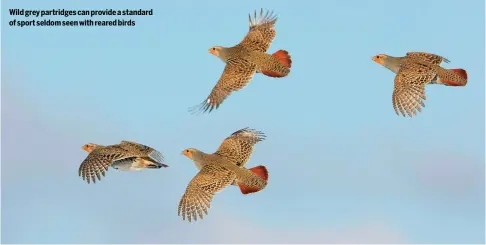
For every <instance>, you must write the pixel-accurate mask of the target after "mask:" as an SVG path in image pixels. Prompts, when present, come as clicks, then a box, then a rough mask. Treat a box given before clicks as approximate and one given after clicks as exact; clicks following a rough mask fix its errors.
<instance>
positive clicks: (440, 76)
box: [373, 52, 467, 117]
mask: <svg viewBox="0 0 486 245" xmlns="http://www.w3.org/2000/svg"><path fill="white" fill-rule="evenodd" d="M373 60H374V61H375V62H377V63H379V64H381V65H383V66H384V67H386V68H388V69H390V70H391V71H393V72H394V73H396V76H395V81H394V83H395V86H394V89H393V94H392V104H393V109H394V110H395V112H396V114H397V115H400V114H401V115H403V116H407V115H408V116H410V117H413V116H415V115H417V113H418V112H420V111H421V110H422V107H425V103H424V101H425V100H426V96H425V86H426V85H428V84H444V85H448V86H465V85H466V84H467V73H466V71H465V70H462V69H445V68H442V67H440V64H441V63H442V62H443V61H444V62H446V63H449V62H450V61H449V60H448V59H446V58H444V57H442V56H439V55H435V54H430V53H425V52H408V53H407V55H406V56H405V57H393V56H388V55H385V54H379V55H376V56H374V57H373Z"/></svg>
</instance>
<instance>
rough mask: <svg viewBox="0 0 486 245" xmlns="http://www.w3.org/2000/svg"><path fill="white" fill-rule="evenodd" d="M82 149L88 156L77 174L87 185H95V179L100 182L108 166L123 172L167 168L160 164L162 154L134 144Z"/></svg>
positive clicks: (94, 146) (89, 145)
mask: <svg viewBox="0 0 486 245" xmlns="http://www.w3.org/2000/svg"><path fill="white" fill-rule="evenodd" d="M83 149H84V150H85V151H87V152H89V155H88V157H86V159H85V160H84V161H83V162H82V163H81V165H80V166H79V170H78V174H79V176H81V177H82V178H83V180H85V181H87V182H88V184H89V183H90V182H91V181H93V183H96V178H98V180H101V176H105V172H106V171H108V167H110V166H111V167H113V168H115V169H119V170H125V171H134V170H141V169H144V168H161V167H168V166H167V165H166V164H163V163H162V162H163V160H164V158H163V155H162V153H160V152H158V151H156V150H155V149H153V148H151V147H148V146H146V145H142V144H138V143H135V142H130V141H121V142H120V144H117V145H109V146H103V145H97V144H86V145H84V146H83Z"/></svg>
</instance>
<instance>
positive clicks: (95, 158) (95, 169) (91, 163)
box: [78, 147, 134, 184]
mask: <svg viewBox="0 0 486 245" xmlns="http://www.w3.org/2000/svg"><path fill="white" fill-rule="evenodd" d="M131 157H134V156H133V155H130V154H129V153H128V151H126V150H124V149H121V148H117V147H109V148H103V149H95V150H94V151H92V152H91V153H90V154H89V155H88V156H87V157H86V159H84V161H83V162H82V163H81V165H80V166H79V169H78V174H79V176H80V177H83V180H85V181H87V182H88V184H89V183H90V181H91V180H92V181H93V183H96V177H97V178H98V180H101V175H103V177H104V176H105V172H106V171H108V167H109V166H111V165H112V164H113V162H115V161H119V160H122V159H125V158H131Z"/></svg>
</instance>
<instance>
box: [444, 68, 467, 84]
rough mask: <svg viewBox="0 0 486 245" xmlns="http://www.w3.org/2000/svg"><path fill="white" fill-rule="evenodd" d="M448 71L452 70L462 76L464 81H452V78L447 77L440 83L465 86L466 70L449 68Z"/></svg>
mask: <svg viewBox="0 0 486 245" xmlns="http://www.w3.org/2000/svg"><path fill="white" fill-rule="evenodd" d="M449 70H450V71H453V72H454V73H456V74H457V75H459V76H460V77H462V78H463V79H464V80H465V83H464V82H459V81H452V80H447V79H442V80H441V81H442V83H444V84H445V85H447V86H465V85H466V83H467V72H466V70H464V69H449Z"/></svg>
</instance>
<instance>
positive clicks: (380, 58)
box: [372, 54, 387, 65]
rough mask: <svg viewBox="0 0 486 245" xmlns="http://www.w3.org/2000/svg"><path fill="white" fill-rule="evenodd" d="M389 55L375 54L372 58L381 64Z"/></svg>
mask: <svg viewBox="0 0 486 245" xmlns="http://www.w3.org/2000/svg"><path fill="white" fill-rule="evenodd" d="M386 57H387V56H386V55H385V54H377V55H375V56H373V58H372V60H373V61H374V62H376V63H378V64H380V65H384V63H385V61H384V59H385V58H386Z"/></svg>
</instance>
